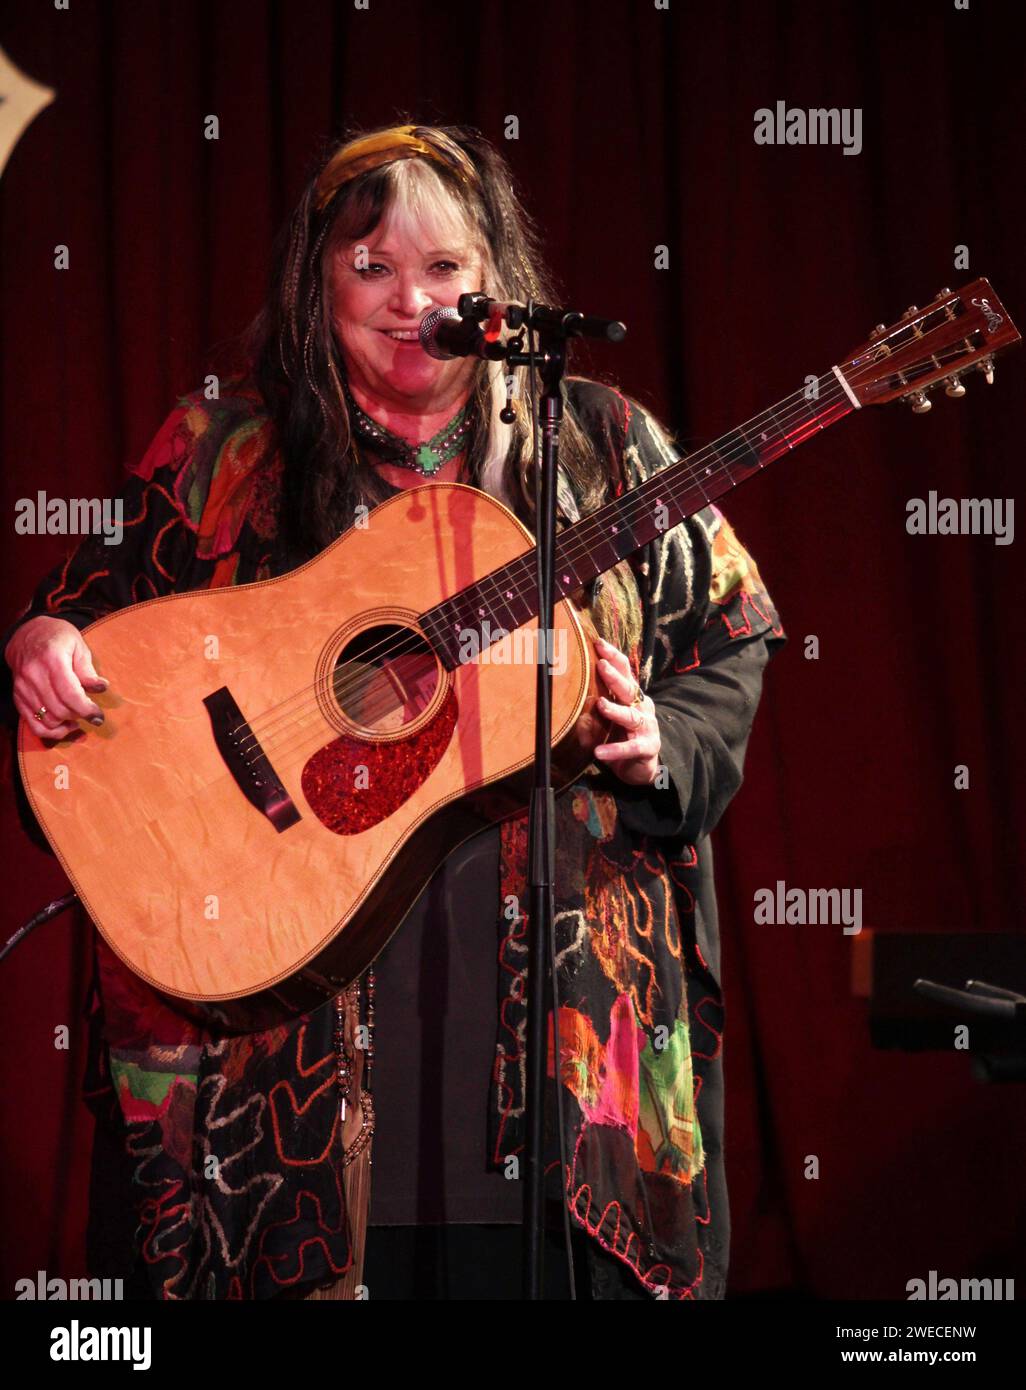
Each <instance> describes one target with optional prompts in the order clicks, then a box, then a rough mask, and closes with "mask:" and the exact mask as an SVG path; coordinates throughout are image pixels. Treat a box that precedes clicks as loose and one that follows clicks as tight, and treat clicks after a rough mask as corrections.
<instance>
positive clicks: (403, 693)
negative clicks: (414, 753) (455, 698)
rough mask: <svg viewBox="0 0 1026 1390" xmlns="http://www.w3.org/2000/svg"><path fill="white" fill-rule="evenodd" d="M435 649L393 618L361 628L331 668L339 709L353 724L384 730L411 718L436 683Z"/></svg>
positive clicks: (399, 725) (407, 721) (428, 696)
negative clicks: (394, 621) (386, 621)
mask: <svg viewBox="0 0 1026 1390" xmlns="http://www.w3.org/2000/svg"><path fill="white" fill-rule="evenodd" d="M438 679H439V669H438V663H437V661H436V660H435V656H434V653H433V652H432V651H431V648H430V647H429V646H428V644H427V643H426V642H425V641H424V639H423V637H421V636H420V634H419V633H417V632H414V631H413V630H412V629H411V628H408V627H401V626H400V625H399V624H396V623H382V624H379V625H378V626H377V627H369V628H365V629H364V631H363V632H360V633H358V634H357V635H356V636H355V637H354V638H353V639H352V641H351V642H349V643H347V644H346V646H345V647H343V648H342V651H341V652H340V653H339V655H338V659H337V660H336V662H335V667H334V671H333V673H332V681H333V687H334V695H335V699H336V701H337V703H338V706H339V709H341V710H342V712H343V714H345V716H346V717H347V718H348V719H350V720H351V721H352V722H353V723H354V724H359V725H360V726H361V727H362V728H365V729H375V730H379V731H381V732H385V731H387V730H390V729H400V728H402V727H403V725H404V724H409V723H410V722H411V721H412V720H414V719H416V718H417V717H418V715H419V714H420V713H421V712H422V711H423V710H424V708H425V707H426V706H427V705H428V704H429V703H430V701H431V699H432V697H433V695H434V693H435V691H436V689H437V688H438Z"/></svg>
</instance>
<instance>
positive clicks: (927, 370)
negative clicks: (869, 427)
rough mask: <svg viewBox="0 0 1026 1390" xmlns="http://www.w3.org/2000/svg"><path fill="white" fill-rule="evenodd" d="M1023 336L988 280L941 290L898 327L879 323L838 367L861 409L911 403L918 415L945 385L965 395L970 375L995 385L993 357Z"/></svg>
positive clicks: (952, 392) (911, 311)
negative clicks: (931, 393)
mask: <svg viewBox="0 0 1026 1390" xmlns="http://www.w3.org/2000/svg"><path fill="white" fill-rule="evenodd" d="M1019 339H1020V335H1019V331H1018V329H1017V328H1016V326H1015V324H1014V323H1013V322H1012V320H1011V319H1010V318H1009V316H1008V312H1007V310H1006V309H1005V307H1004V306H1003V305H1002V304H1001V302H1000V300H999V299H998V298H997V296H996V295H995V293H994V291H993V290H992V289H991V287H990V282H989V281H987V280H974V281H973V282H972V284H970V285H966V286H965V287H964V289H960V290H941V292H940V294H938V295H937V298H936V299H935V300H934V301H933V303H932V304H928V305H927V306H926V308H925V309H919V308H916V306H915V305H913V306H912V308H910V309H907V310H906V311H905V313H904V314H903V315H902V317H901V318H900V319H899V320H898V322H897V323H895V324H893V325H892V326H891V327H890V328H887V327H886V326H885V325H884V324H882V323H881V324H878V325H877V327H876V328H875V329H874V330H873V332H872V334H871V335H870V338H869V341H868V342H867V343H864V344H863V345H862V347H860V348H858V349H857V350H856V351H855V352H853V353H852V354H851V356H850V357H849V358H848V359H847V361H845V362H842V363H840V364H839V368H838V370H839V371H841V372H842V373H843V375H844V378H845V380H846V381H847V383H848V385H849V387H850V388H851V390H852V392H853V393H854V394H855V396H856V397H857V398H858V401H859V404H860V405H880V404H882V403H883V402H884V401H893V400H897V399H899V398H902V399H904V400H907V401H908V402H909V404H910V405H911V406H912V409H913V411H915V412H916V414H923V413H924V412H925V411H927V410H929V409H930V405H931V402H930V399H929V397H928V396H927V391H928V390H929V389H930V388H931V387H932V386H936V385H940V384H943V385H944V390H945V394H946V395H948V396H956V397H957V396H964V395H965V387H964V386H963V384H962V381H961V378H962V376H963V375H964V374H965V373H966V372H968V371H979V372H982V373H983V375H984V377H985V378H986V380H987V382H988V383H989V382H992V381H993V380H994V355H995V353H998V352H1000V351H1001V349H1002V348H1006V347H1011V346H1012V344H1013V343H1017V342H1019Z"/></svg>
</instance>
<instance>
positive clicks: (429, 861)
mask: <svg viewBox="0 0 1026 1390" xmlns="http://www.w3.org/2000/svg"><path fill="white" fill-rule="evenodd" d="M532 544H533V541H532V538H531V536H530V535H529V533H528V532H527V531H526V529H525V528H524V527H523V526H522V525H521V523H520V522H519V521H518V520H517V518H516V517H515V516H514V515H513V514H512V512H510V511H509V510H508V509H507V508H506V507H504V506H503V505H502V504H501V503H500V502H498V501H496V500H495V499H494V498H492V497H490V496H489V495H487V494H485V493H482V492H480V491H478V490H476V489H474V488H469V487H465V486H462V485H460V484H450V483H431V484H428V485H425V486H423V487H418V488H415V489H410V490H407V491H404V492H401V493H399V494H397V495H396V496H395V497H392V498H390V499H388V500H387V501H386V502H384V503H382V504H381V505H380V506H378V507H376V508H375V509H374V510H373V511H372V512H371V513H370V514H369V516H368V518H367V525H366V526H365V527H353V528H352V529H350V530H349V531H347V532H345V533H344V534H343V535H342V536H340V537H339V538H338V540H337V541H335V542H334V543H333V544H332V545H331V546H329V547H328V548H327V549H326V550H325V551H324V552H322V554H320V555H319V556H317V557H316V558H315V559H313V560H311V561H309V562H308V563H307V564H305V565H303V566H302V567H301V568H299V569H297V570H294V571H292V572H291V573H289V574H287V575H284V576H282V577H280V578H277V579H269V580H263V581H260V582H258V583H254V584H246V585H240V586H238V587H224V588H217V589H204V590H198V591H195V592H191V593H183V594H174V595H169V596H167V597H164V598H157V599H152V600H150V601H148V602H145V603H141V604H138V605H135V606H133V607H131V608H126V609H122V610H120V611H119V612H115V613H112V614H110V615H108V616H106V617H104V618H101V619H100V620H99V621H97V622H95V623H93V624H92V625H91V626H90V627H89V628H87V629H86V631H85V636H86V641H87V643H88V645H89V648H90V650H91V651H92V654H93V659H94V662H95V665H96V669H97V671H98V672H99V673H100V674H102V675H104V676H106V677H107V678H108V680H109V681H110V686H109V688H108V690H107V691H105V692H104V693H103V694H101V695H99V696H98V697H96V702H97V703H98V704H99V705H100V706H101V707H102V708H103V709H104V713H105V722H104V724H103V725H102V726H101V727H100V728H93V727H92V726H91V725H89V724H88V723H86V722H85V721H83V722H82V725H81V727H82V730H83V732H82V733H79V734H73V735H70V736H68V737H67V738H65V739H62V740H61V741H59V742H57V743H47V742H44V741H43V740H41V739H40V738H39V737H38V736H37V735H36V734H35V733H34V732H33V731H32V730H31V729H29V728H28V727H27V726H26V724H25V722H24V721H23V722H22V727H21V735H20V742H19V758H20V765H21V773H22V778H23V780H24V785H25V788H26V792H27V794H28V797H29V801H30V803H31V805H32V808H33V811H34V812H35V815H36V817H37V819H38V820H39V823H40V825H41V826H42V827H43V829H44V831H45V833H46V835H47V837H48V839H49V840H50V843H51V844H52V846H53V848H54V850H55V852H56V854H57V856H58V858H59V859H60V861H61V863H62V865H63V866H64V868H65V870H66V872H67V875H68V877H69V879H70V880H71V882H72V884H73V886H74V888H75V890H76V891H77V893H78V895H79V897H80V899H81V901H82V903H83V904H84V906H85V907H86V909H87V910H88V912H89V914H90V916H91V917H92V919H93V921H94V922H95V923H96V925H97V927H98V929H99V930H100V932H101V933H102V934H103V936H104V938H105V939H106V940H107V942H108V943H109V944H110V946H111V947H112V949H113V950H114V951H115V952H116V953H117V954H118V955H119V956H120V957H121V959H122V960H123V961H124V962H125V963H126V964H127V965H128V966H130V967H131V969H132V970H134V971H135V972H136V973H137V974H139V975H141V976H142V977H143V978H144V979H145V980H147V981H148V982H149V983H150V984H152V985H153V986H155V987H156V988H157V989H158V990H160V991H161V992H162V993H164V994H166V995H169V996H171V997H173V999H175V1000H176V1001H178V1004H179V1006H180V1007H183V1008H184V1009H185V1010H186V1011H187V1012H191V1013H194V1014H198V1015H199V1016H201V1017H202V1018H204V1019H205V1020H207V1021H209V1022H211V1023H216V1024H217V1025H218V1026H219V1027H221V1028H223V1029H227V1030H232V1029H240V1028H241V1029H251V1028H259V1027H265V1026H269V1025H271V1024H273V1023H276V1022H281V1021H282V1020H283V1019H285V1018H288V1017H292V1016H294V1015H296V1014H297V1013H300V1012H302V1011H304V1010H306V1009H309V1008H312V1007H315V1006H316V1005H317V1004H319V1003H322V1002H324V1001H325V1000H326V999H329V998H331V997H333V996H334V995H336V994H337V993H338V991H339V989H340V988H341V987H342V986H343V985H344V984H345V983H346V982H348V981H349V980H351V979H353V978H354V977H355V976H356V975H358V974H359V973H360V972H361V971H362V970H363V969H364V968H365V967H366V966H367V965H368V964H369V963H370V962H371V961H372V960H373V959H374V958H375V956H377V955H378V953H379V952H380V951H381V950H382V948H383V947H384V946H385V944H386V942H387V941H388V939H389V938H390V936H391V935H392V934H393V932H394V931H395V930H396V928H397V927H398V926H399V925H400V923H401V921H402V919H403V917H404V916H405V915H406V913H407V912H408V910H409V908H410V907H411V905H412V904H413V902H414V901H415V900H416V898H417V896H418V894H419V893H420V891H421V890H422V888H423V887H424V885H425V884H426V883H427V881H428V879H429V878H430V877H431V875H432V874H433V873H434V871H435V869H436V868H437V867H438V865H439V864H440V863H441V862H442V861H443V860H444V859H445V858H446V856H447V855H448V854H449V853H450V852H451V851H452V850H453V849H454V848H455V847H456V846H457V845H459V844H460V843H462V841H464V840H466V839H467V838H469V837H470V836H471V835H473V834H475V833H477V832H479V831H480V830H482V829H484V828H486V827H487V826H489V825H491V824H494V823H495V822H496V821H500V820H503V819H505V818H506V817H508V816H510V815H514V814H516V813H517V812H518V811H520V810H522V809H523V807H524V806H525V805H526V804H527V802H528V798H529V795H530V782H531V774H532V767H533V763H534V705H535V683H536V673H537V659H538V657H537V620H536V619H535V620H532V621H531V622H530V623H528V624H525V625H524V627H523V628H521V629H518V630H517V631H516V632H512V633H509V634H507V635H505V636H503V637H501V638H500V640H498V641H495V642H493V643H492V645H491V646H489V647H487V648H486V649H485V650H484V651H481V652H478V653H477V654H476V655H473V654H472V655H471V657H470V659H465V660H462V661H461V662H460V663H459V664H457V665H455V667H454V668H453V669H446V666H445V663H443V662H442V661H440V660H439V659H438V658H437V656H436V654H435V651H434V650H432V649H431V647H430V645H429V644H428V642H426V641H425V640H424V634H423V633H421V631H420V629H419V628H418V625H417V616H418V615H419V614H422V613H426V612H427V611H428V610H429V609H431V608H432V607H433V606H434V605H436V604H438V603H440V602H442V601H443V600H445V599H447V598H448V597H449V596H450V595H452V594H453V593H456V592H458V591H459V590H461V589H463V588H465V587H466V586H467V585H469V584H471V583H472V582H474V581H476V580H478V579H480V578H481V577H482V576H484V575H487V574H489V573H490V572H491V571H492V570H494V569H495V568H496V566H497V565H500V564H505V563H508V562H509V561H511V560H514V559H515V558H516V557H517V556H519V555H522V554H523V553H524V551H525V550H527V549H530V548H531V546H532ZM586 623H587V613H586V610H582V611H581V612H580V613H578V612H577V611H575V609H574V607H573V606H572V605H571V604H570V603H569V602H567V601H565V600H564V601H562V602H559V603H557V605H556V608H555V619H554V627H555V634H556V635H555V646H554V649H553V650H554V653H555V663H554V664H555V668H556V669H555V673H554V677H553V682H552V710H553V717H552V730H553V740H552V741H553V749H554V751H553V782H554V785H556V786H557V787H561V786H564V785H566V784H567V783H569V782H571V781H572V780H573V779H574V778H575V777H576V776H577V775H579V773H580V772H581V771H582V770H583V769H584V768H585V767H586V766H587V765H588V764H589V762H591V755H590V753H589V752H587V751H586V750H584V749H583V748H582V747H581V745H580V743H579V742H578V737H577V734H576V732H575V730H576V727H577V721H578V718H579V716H581V714H582V713H586V714H591V710H592V706H593V704H594V701H595V698H596V696H597V695H598V694H599V693H600V692H599V690H598V687H597V685H596V682H595V674H594V661H593V659H592V655H591V636H592V635H593V634H592V631H591V629H590V625H588V630H587V631H586V629H585V625H584V624H586ZM404 648H405V649H407V650H404ZM384 656H387V657H388V660H387V662H383V661H382V657H384ZM592 718H594V720H595V727H596V731H597V739H596V741H601V739H602V738H603V737H605V736H606V735H608V732H609V725H608V723H607V722H606V721H605V720H603V719H601V717H598V716H594V715H592ZM489 906H490V905H489Z"/></svg>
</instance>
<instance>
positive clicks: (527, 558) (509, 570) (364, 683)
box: [243, 350, 962, 751]
mask: <svg viewBox="0 0 1026 1390" xmlns="http://www.w3.org/2000/svg"><path fill="white" fill-rule="evenodd" d="M961 355H962V354H961V352H960V351H958V350H956V352H955V353H954V354H951V356H954V357H957V356H961ZM930 356H931V360H937V359H938V354H937V353H934V354H931V355H930ZM940 356H943V353H941V354H940ZM870 365H872V364H870ZM917 365H925V360H924V363H922V364H917ZM915 369H916V368H915V366H911V367H909V369H908V370H909V371H910V372H914V371H915ZM866 374H868V368H867V369H863V370H862V372H861V373H860V372H850V373H849V374H848V380H849V382H856V383H858V382H859V381H860V379H861V376H863V375H866ZM831 389H832V397H831V396H829V395H824V396H823V397H821V398H819V399H820V400H822V401H826V402H828V408H830V407H831V406H832V404H833V403H837V402H839V401H840V400H841V398H842V396H844V395H846V393H845V392H844V390H843V387H841V386H840V384H839V383H837V381H836V378H834V381H833V382H832V383H831ZM799 395H800V396H801V397H802V399H803V401H804V402H807V401H808V397H807V396H806V394H805V392H804V391H801V392H795V393H793V395H792V396H791V397H789V398H785V400H784V401H782V402H780V403H779V408H780V410H781V411H782V412H783V420H782V419H781V417H780V416H778V415H777V414H776V410H777V408H776V407H771V408H770V409H768V410H765V411H762V412H761V413H760V415H758V416H755V417H753V418H752V420H750V421H748V422H746V425H743V426H741V427H739V429H738V430H736V431H734V433H735V434H743V433H745V432H746V429H747V428H751V427H753V426H755V425H756V424H757V423H758V422H760V421H761V420H763V419H764V418H765V417H766V416H770V417H772V418H773V420H774V421H775V423H776V424H777V425H778V426H779V425H781V423H788V424H789V423H791V422H792V421H793V420H794V419H795V418H796V417H797V418H800V416H799V414H798V411H797V410H787V409H786V407H787V406H788V405H789V403H790V402H791V401H793V400H794V399H795V397H797V396H799ZM813 399H816V398H813ZM806 413H807V414H811V412H809V411H808V409H807V406H806ZM826 413H827V411H824V410H821V411H820V412H819V415H820V416H822V415H825V414H826ZM807 423H808V424H810V425H814V424H816V423H817V417H815V416H813V417H812V418H810V419H809V420H808V421H807ZM819 428H823V426H822V425H819ZM781 433H782V434H783V431H782V432H781ZM801 442H803V441H801ZM788 447H789V449H791V448H794V447H795V446H794V445H789V446H788ZM749 449H750V446H748V448H745V447H742V449H741V451H740V454H739V453H736V452H732V453H730V454H728V455H727V458H726V459H724V456H723V455H720V454H718V453H717V451H716V450H715V448H713V446H709V445H707V446H704V448H703V449H702V450H699V451H697V452H696V454H695V455H693V456H691V460H689V461H692V462H693V461H696V460H699V459H701V458H702V457H705V456H707V455H708V454H709V453H710V452H711V453H712V454H714V455H715V456H716V457H717V458H719V459H721V463H720V465H719V466H718V467H717V468H706V469H703V470H701V474H702V476H704V477H710V476H711V477H715V476H716V474H718V473H722V472H728V473H729V468H728V467H727V462H728V461H729V462H733V461H734V460H735V459H736V458H737V457H740V456H743V455H744V453H745V452H748V451H749ZM677 462H678V463H679V462H683V460H677ZM761 466H765V465H760V467H761ZM673 467H674V464H670V465H668V466H667V471H668V470H669V469H670V468H673ZM662 471H663V470H659V472H662ZM652 476H653V477H657V476H658V473H657V474H653V475H652ZM685 477H686V482H687V484H691V483H694V482H696V481H697V480H698V470H696V469H694V468H692V469H691V470H690V471H689V472H688V473H687V474H686V475H685ZM679 486H680V483H677V484H675V485H674V486H673V487H670V486H669V485H668V493H669V495H670V496H674V500H677V498H676V496H675V492H676V489H677V488H679ZM698 487H699V490H700V491H702V494H703V496H705V497H706V502H707V503H708V500H709V499H708V496H707V495H706V494H705V492H704V489H702V486H701V483H700V482H699V483H698ZM636 492H637V489H634V490H633V491H632V492H631V493H627V494H623V495H624V496H625V497H628V498H631V499H632V501H633V502H634V503H636V504H637V505H636V506H635V511H636V512H637V511H638V510H640V509H642V508H644V507H645V506H646V499H644V498H637V497H636V496H635V495H634V494H635V493H636ZM591 520H592V523H593V524H592V525H591V526H587V525H585V526H583V527H582V535H583V534H584V533H588V532H590V533H591V534H594V533H595V532H596V531H597V530H598V528H599V527H600V525H601V523H600V522H598V521H596V520H595V517H594V515H593V517H592V519H591ZM587 549H588V546H587V544H585V545H584V549H583V550H581V549H578V550H577V551H576V552H575V554H574V558H579V556H580V555H581V554H582V553H585V552H586V551H587ZM533 555H534V552H533V551H530V552H526V553H525V554H524V555H522V556H519V557H516V558H515V559H514V560H513V561H511V562H510V564H509V565H508V566H506V567H504V570H503V572H504V573H506V574H507V575H510V574H513V575H514V577H513V580H512V582H513V583H514V585H515V587H516V589H517V594H518V596H519V597H523V596H524V595H523V593H522V591H521V590H520V588H519V580H518V578H517V576H516V574H515V571H518V570H519V571H523V570H527V569H530V574H529V575H526V576H525V577H526V578H527V579H528V581H529V583H530V585H531V588H532V589H533V587H534V573H533ZM561 558H562V559H564V560H569V559H570V557H569V555H568V554H564V555H563V556H562V557H561ZM570 563H571V564H572V560H570ZM486 581H487V582H488V583H490V584H491V587H492V589H493V590H494V593H495V595H498V594H499V592H500V590H499V587H498V584H497V582H496V581H495V579H494V577H492V576H483V577H482V579H481V580H479V581H477V583H478V585H479V586H481V593H482V596H483V597H487V596H488V595H487V592H486V590H485V588H484V585H485V583H486ZM410 639H412V641H413V643H414V645H413V647H412V648H411V647H410V646H409V645H408V643H409V640H410ZM421 640H422V639H421V638H420V637H419V635H418V634H416V633H408V634H406V635H405V637H404V638H403V639H400V642H399V643H398V644H396V645H394V646H393V647H392V648H389V649H388V650H387V651H386V653H385V654H386V655H393V654H403V653H404V652H409V651H411V650H416V647H417V644H418V643H420V642H421ZM404 643H405V644H406V645H403V644H404ZM381 645H382V644H380V643H379V647H380V646H381ZM374 651H375V649H374V648H371V649H370V650H369V651H368V652H367V653H364V654H363V655H364V656H365V657H366V656H370V655H372V654H373V653H374ZM368 665H369V664H368ZM368 665H364V666H362V667H361V669H360V671H359V674H358V675H357V676H356V677H354V678H353V679H352V680H351V681H350V684H349V686H348V687H347V686H346V685H345V683H344V682H339V681H338V676H339V672H340V671H342V670H344V669H345V668H344V667H340V668H336V669H335V670H334V671H333V672H332V674H331V675H329V676H328V677H327V678H324V679H322V681H321V682H320V685H321V687H322V688H326V687H327V686H328V685H330V684H331V683H332V681H335V682H336V694H338V693H340V692H341V693H344V692H345V691H346V689H347V688H348V689H350V690H355V689H356V688H357V687H362V689H364V690H366V689H367V688H368V686H370V685H372V684H373V683H375V682H377V681H379V679H380V671H379V670H378V669H377V668H376V667H370V668H369V670H370V673H369V674H368V673H367V672H368ZM310 688H311V689H316V688H317V687H316V686H314V687H310ZM305 693H306V692H297V695H295V696H291V697H288V698H287V699H286V700H285V701H283V702H282V703H281V705H279V706H277V707H272V708H274V709H281V708H284V707H286V706H287V705H288V704H289V703H291V702H293V701H294V700H295V699H297V698H300V697H301V696H302V695H304V694H305ZM396 708H398V706H397V705H395V704H394V703H393V702H392V701H391V700H390V699H389V700H386V702H385V703H384V704H383V705H381V706H380V708H379V709H378V710H377V711H376V712H375V715H374V716H372V715H371V712H370V711H368V712H367V715H366V716H365V717H366V718H367V721H368V723H367V727H369V723H370V719H371V718H372V717H376V714H378V713H381V712H384V711H388V710H394V709H396ZM267 713H270V711H268V712H267ZM281 722H282V721H281V718H279V719H278V720H276V721H275V725H274V726H275V727H276V726H277V725H278V724H280V723H281ZM252 727H253V726H251V728H252ZM254 737H255V735H254ZM245 742H246V740H243V743H245ZM272 742H273V740H272V739H268V743H267V746H268V747H270V746H271V745H272ZM279 747H280V745H279ZM286 751H288V750H286Z"/></svg>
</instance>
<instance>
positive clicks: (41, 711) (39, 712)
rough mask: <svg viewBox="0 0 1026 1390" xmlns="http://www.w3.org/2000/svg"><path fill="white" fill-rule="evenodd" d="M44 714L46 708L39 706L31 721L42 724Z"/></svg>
mask: <svg viewBox="0 0 1026 1390" xmlns="http://www.w3.org/2000/svg"><path fill="white" fill-rule="evenodd" d="M45 713H46V706H45V705H40V706H39V708H38V709H37V710H36V712H35V714H34V715H33V716H32V717H33V719H38V720H39V722H40V723H42V721H43V715H44V714H45Z"/></svg>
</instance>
